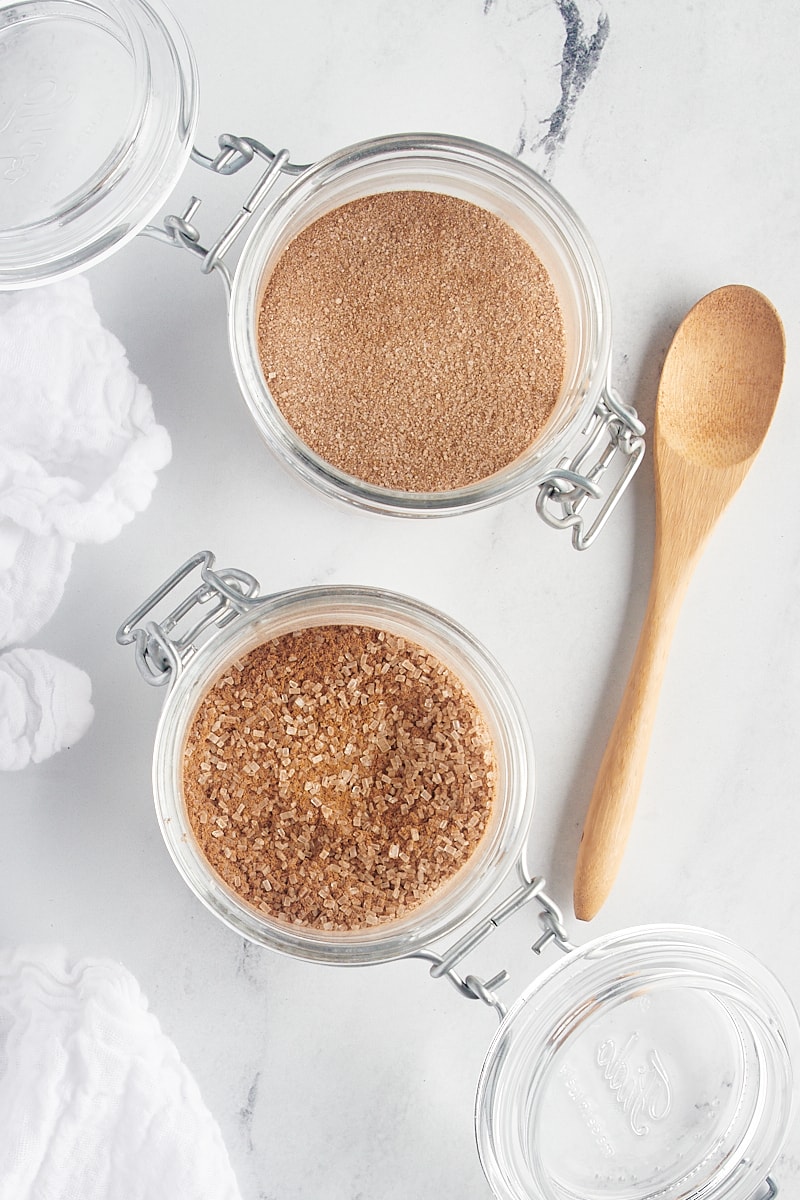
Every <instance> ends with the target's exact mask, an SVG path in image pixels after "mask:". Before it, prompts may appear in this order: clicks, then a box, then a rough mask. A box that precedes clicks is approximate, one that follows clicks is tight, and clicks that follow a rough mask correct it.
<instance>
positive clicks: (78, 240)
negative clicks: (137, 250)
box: [0, 0, 644, 549]
mask: <svg viewBox="0 0 800 1200" xmlns="http://www.w3.org/2000/svg"><path fill="white" fill-rule="evenodd" d="M196 116H197V82H196V69H195V65H194V60H193V58H192V53H191V50H190V48H189V46H188V43H187V42H186V39H185V37H184V35H183V33H182V31H181V30H180V28H179V26H178V25H177V23H176V22H175V20H174V19H173V18H172V16H171V15H170V13H169V11H168V10H167V9H166V8H165V7H164V5H163V4H162V3H161V2H160V0H147V2H144V0H97V3H95V4H92V5H90V6H88V5H86V4H84V3H81V2H80V0H50V2H49V3H48V4H47V5H35V4H31V3H28V2H25V0H0V214H2V216H0V288H21V287H30V286H34V285H36V284H39V283H44V282H47V281H48V280H52V279H55V278H58V277H60V276H63V275H68V274H71V273H73V272H75V271H79V270H82V269H83V268H85V267H88V266H90V265H92V264H93V263H95V262H97V261H99V260H101V259H103V258H105V257H107V256H108V255H109V254H111V253H112V252H113V251H114V250H115V249H116V248H117V247H119V246H120V245H122V244H124V243H125V242H126V241H128V240H129V239H130V238H131V237H133V235H134V234H135V233H136V232H143V233H147V234H150V235H151V236H154V237H157V238H160V239H161V240H163V241H166V242H169V243H170V244H171V245H177V246H180V247H185V248H186V249H188V250H191V251H192V252H193V253H194V254H195V255H196V256H199V258H200V259H201V266H202V270H203V271H204V272H205V273H207V274H210V273H212V272H213V273H216V274H217V275H219V277H220V278H221V279H222V280H223V282H224V283H225V286H226V289H227V290H228V291H229V292H230V293H231V296H230V321H229V328H230V344H231V351H232V355H233V362H234V366H235V369H236V373H237V376H238V378H239V382H240V385H241V390H242V392H243V395H244V397H245V400H246V402H247V404H248V406H249V408H250V411H251V413H252V415H253V418H254V420H255V423H256V425H257V427H258V429H259V431H260V433H261V435H262V436H263V438H264V439H265V441H266V442H267V444H268V446H269V447H270V449H271V450H272V451H273V453H274V454H275V455H276V456H277V458H278V460H279V461H280V462H282V463H283V464H284V465H286V466H287V467H289V468H290V469H291V470H292V471H294V472H295V473H296V474H297V475H299V476H300V477H301V478H302V479H303V480H305V481H306V482H307V483H309V484H311V485H312V486H313V487H314V488H316V489H317V490H318V491H320V492H322V493H324V494H325V495H327V496H331V497H334V498H336V499H338V500H343V501H345V502H347V503H351V504H356V505H359V506H361V507H366V508H369V509H372V510H374V511H377V512H381V513H386V514H392V515H397V516H417V517H419V516H440V515H447V514H455V513H461V512H465V511H468V510H470V509H474V508H480V507H482V506H484V505H487V504H492V503H495V502H497V501H500V500H503V499H505V498H506V497H509V496H513V495H515V494H517V493H518V492H519V491H521V490H522V489H524V488H538V496H537V509H538V511H539V513H540V515H541V516H542V518H543V519H544V520H545V521H547V522H548V523H549V524H551V525H554V526H556V527H557V528H566V529H569V530H571V534H572V540H573V544H574V545H575V546H576V547H577V548H578V549H584V548H585V547H586V546H588V545H590V544H591V542H592V541H593V540H594V538H595V537H596V535H597V534H598V533H599V531H600V529H601V528H602V527H603V525H604V524H605V522H606V520H607V519H608V517H609V515H610V513H611V512H612V510H613V508H614V507H615V505H616V504H617V502H618V501H619V499H620V497H621V496H622V494H623V492H624V490H625V488H626V487H627V485H628V483H629V482H630V479H631V478H632V476H633V473H634V472H635V470H636V468H637V467H638V465H639V462H640V461H641V458H642V455H643V453H644V440H643V433H644V427H643V426H642V425H641V423H640V421H639V420H638V418H637V416H636V413H635V411H634V410H633V409H632V408H631V407H629V406H627V405H626V404H624V403H623V402H622V401H621V400H620V398H619V397H618V396H617V395H616V393H615V392H614V390H613V388H612V387H611V385H610V382H609V365H610V356H611V314H610V304H609V296H608V288H607V285H606V281H605V277H604V274H603V270H602V267H601V265H600V262H599V260H598V257H597V254H596V251H595V250H594V248H593V246H592V244H591V241H590V239H589V237H588V234H587V233H586V230H585V229H584V227H583V226H582V224H581V222H580V221H579V220H578V218H577V217H576V216H575V214H574V213H573V212H572V210H571V209H570V207H569V206H568V205H567V204H566V203H565V201H564V200H563V199H562V198H561V197H560V196H559V194H558V193H557V192H556V190H555V189H554V188H553V187H551V185H550V184H548V183H547V182H546V181H545V180H544V179H542V178H541V177H540V176H538V175H537V174H536V173H535V172H534V171H532V170H530V169H529V168H528V167H526V166H524V165H523V164H522V163H520V162H518V161H517V160H516V159H514V158H512V157H510V156H509V155H507V154H503V153H502V152H501V151H499V150H495V149H492V148H491V147H489V146H484V145H481V144H479V143H476V142H469V141H466V140H464V139H459V138H455V137H452V138H451V137H442V136H434V135H417V134H405V135H400V136H396V137H390V138H379V139H376V140H374V141H370V142H364V143H361V144H359V145H357V146H352V147H349V148H347V149H345V150H341V151H338V152H337V153H335V154H333V155H331V156H330V157H329V158H326V159H325V160H323V161H322V162H320V163H318V164H316V165H315V166H311V167H306V166H301V165H297V164H294V163H292V162H291V161H290V159H289V154H288V152H287V151H285V150H282V151H280V152H278V153H277V154H274V153H273V152H272V151H271V150H269V149H268V148H267V147H266V146H264V145H263V143H261V142H258V141H257V140H255V139H254V138H240V137H234V136H231V135H223V136H222V137H221V138H220V139H219V147H220V148H219V152H218V153H217V154H216V155H214V156H213V157H209V156H206V155H204V154H201V153H200V152H199V151H197V150H196V149H193V148H192V138H193V134H194V129H195V125H196ZM190 155H191V157H192V159H193V160H194V161H195V162H197V163H199V164H201V165H203V166H206V167H208V168H209V169H210V170H212V171H214V172H215V173H217V174H221V175H229V174H234V173H236V172H238V171H240V170H241V169H242V168H245V167H247V166H248V165H249V164H251V163H253V162H256V163H259V164H260V165H261V174H260V177H259V178H258V180H257V182H256V184H255V186H254V187H253V189H252V191H251V193H250V195H249V196H248V197H247V199H246V200H245V202H244V204H243V205H242V206H241V208H240V209H239V210H238V212H236V213H235V214H234V216H233V217H232V219H231V220H230V222H229V223H228V225H227V227H226V228H225V229H224V230H223V231H222V233H221V234H220V235H219V236H218V237H217V238H216V239H215V240H214V241H213V242H212V243H211V244H210V245H208V246H207V245H204V244H203V242H202V241H201V236H200V232H199V230H198V228H197V225H196V224H195V220H196V215H197V212H198V209H199V206H200V201H199V200H198V199H197V198H195V197H193V198H192V199H191V201H190V202H189V204H188V206H187V207H186V208H185V209H184V210H183V211H182V212H181V213H180V215H170V216H167V217H166V218H165V219H164V222H163V224H162V225H160V226H157V225H150V224H148V222H149V221H150V219H151V218H152V216H153V214H154V213H155V212H156V211H157V210H158V209H159V208H160V207H161V206H162V205H163V204H164V202H165V201H166V199H167V197H168V196H169V194H170V193H171V191H172V190H173V188H174V185H175V183H176V181H177V180H178V178H179V177H180V174H181V172H182V170H183V168H184V166H185V164H186V161H187V160H188V158H189V157H190ZM289 179H293V180H294V182H293V183H292V184H291V186H289V187H288V188H286V190H285V191H283V192H282V194H277V193H278V192H279V191H280V189H281V187H282V186H283V185H285V184H286V182H287V180H289ZM408 189H422V190H428V191H431V190H432V191H438V192H446V193H449V194H451V195H453V196H457V197H460V198H461V199H464V200H468V201H471V202H473V203H475V204H478V205H480V206H482V207H484V208H486V209H488V210H490V211H491V212H493V213H495V214H497V215H498V216H499V217H501V218H502V219H503V220H504V221H506V222H507V223H508V224H509V225H511V226H512V227H513V228H514V229H515V230H516V231H517V232H518V233H519V234H520V235H521V236H522V237H523V238H524V239H525V240H526V241H528V242H529V243H530V244H531V246H532V247H533V249H534V251H535V252H536V254H537V255H538V256H539V258H540V259H541V260H542V262H543V263H544V266H545V267H546V268H547V270H548V272H549V274H550V276H551V278H552V280H553V283H554V285H555V289H556V292H557V294H558V298H559V302H560V305H561V309H562V314H563V319H564V326H565V337H566V370H565V378H564V381H563V384H562V388H561V392H560V396H559V398H558V401H557V403H556V407H555V410H554V412H553V413H552V414H551V416H550V418H549V420H548V422H547V424H546V426H545V428H544V430H543V431H542V433H541V434H540V435H539V436H538V437H537V438H536V439H535V441H534V443H533V444H532V445H531V446H530V447H529V449H528V450H527V451H526V452H525V453H523V454H522V455H521V456H520V457H519V458H517V459H516V460H515V461H514V462H512V463H510V464H509V465H508V466H507V467H505V468H503V469H502V470H500V471H498V472H497V473H496V474H494V475H492V476H490V477H488V478H486V479H483V480H480V481H478V482H476V483H473V484H470V485H469V486H466V487H461V488H458V489H455V490H452V491H447V492H401V491H395V490H393V489H390V488H382V487H377V486H374V485H371V484H368V483H366V482H364V481H363V480H359V479H356V478H354V477H352V476H349V475H346V474H344V473H343V472H342V471H340V470H338V469H337V468H335V467H333V466H331V465H330V464H329V463H327V462H325V461H324V460H323V459H321V458H320V457H319V456H318V455H316V454H314V452H313V451H311V450H310V448H309V447H308V446H306V445H305V444H304V443H303V442H302V441H301V440H300V439H299V437H298V436H297V434H296V433H295V431H294V430H293V429H292V427H291V426H290V425H289V424H288V422H287V421H286V420H285V419H284V417H283V416H282V414H281V413H280V411H279V409H278V407H277V405H276V404H275V402H274V400H273V398H272V396H271V394H270V391H269V388H268V386H267V382H266V380H265V379H264V376H263V372H262V370H261V366H260V362H259V357H258V352H257V345H256V319H257V314H258V307H259V301H260V299H261V297H262V295H263V290H264V286H265V283H266V280H267V277H268V275H269V272H270V270H271V269H272V267H273V266H274V264H275V262H276V260H277V259H278V257H279V256H280V254H281V253H282V251H283V250H284V249H285V248H286V246H287V244H288V242H289V241H290V240H291V239H292V238H293V237H294V236H295V235H296V234H297V233H299V232H300V230H301V229H303V228H304V227H305V226H307V225H308V224H309V223H311V222H312V221H314V220H316V219H317V218H318V217H320V216H322V215H323V214H324V213H326V212H328V211H330V209H332V208H334V207H336V206H338V205H340V204H344V203H346V202H347V201H349V200H352V199H354V198H356V197H360V196H364V195H368V194H370V193H374V192H382V191H389V190H408ZM261 209H263V212H262V213H261V216H260V218H259V219H258V221H257V224H256V225H255V227H254V229H253V231H252V233H251V235H250V237H249V239H248V241H247V245H246V247H245V249H244V251H243V253H242V256H241V259H240V262H239V263H238V265H237V267H236V269H235V271H233V270H232V269H231V268H230V267H229V265H228V262H227V261H226V257H227V256H229V255H230V253H231V251H232V248H233V246H234V244H235V243H236V242H237V240H238V239H239V238H240V236H241V235H242V233H243V232H244V230H245V229H246V228H247V227H248V225H249V224H250V223H251V221H252V220H253V216H254V214H256V213H257V212H258V211H259V210H261ZM601 480H602V481H603V486H602V487H601Z"/></svg>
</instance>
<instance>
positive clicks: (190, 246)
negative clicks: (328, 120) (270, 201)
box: [142, 133, 309, 295]
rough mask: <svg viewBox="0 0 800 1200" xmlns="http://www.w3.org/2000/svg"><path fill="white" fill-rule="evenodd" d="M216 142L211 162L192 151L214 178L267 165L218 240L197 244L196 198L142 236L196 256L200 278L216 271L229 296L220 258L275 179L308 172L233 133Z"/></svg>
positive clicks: (281, 153) (284, 156)
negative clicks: (254, 164)
mask: <svg viewBox="0 0 800 1200" xmlns="http://www.w3.org/2000/svg"><path fill="white" fill-rule="evenodd" d="M217 141H218V145H219V150H218V151H217V153H216V155H215V156H214V157H213V158H211V157H209V156H208V155H207V154H202V153H201V152H200V151H199V150H197V149H196V148H192V153H191V159H192V162H195V163H197V164H198V165H199V166H201V167H205V168H207V170H209V171H213V172H214V173H215V174H216V175H235V174H236V172H237V171H240V170H241V169H242V167H246V166H248V164H249V163H251V162H252V161H253V159H254V158H255V157H258V158H260V159H262V160H264V161H265V162H266V163H267V167H266V170H265V171H264V173H263V174H262V176H261V178H260V179H259V181H258V183H257V184H256V186H255V187H254V188H253V190H252V191H251V192H250V195H249V196H248V197H247V199H246V200H245V202H244V204H243V205H242V207H241V208H240V209H239V212H238V213H237V214H236V216H235V217H233V219H232V220H231V221H229V222H228V224H227V226H226V227H225V229H224V230H223V231H222V233H221V234H220V236H219V237H218V238H217V240H216V241H215V242H214V243H213V244H212V245H211V246H208V247H206V246H204V245H202V243H201V241H200V232H199V230H198V229H197V227H196V225H195V224H194V218H195V215H196V213H197V210H198V209H199V207H200V204H201V201H200V199H199V198H198V197H197V196H192V197H191V198H190V200H189V203H188V205H187V206H186V208H185V209H184V211H183V213H182V214H181V215H180V216H175V215H174V214H172V215H170V216H167V217H165V218H164V224H163V226H159V225H146V226H145V227H144V229H143V230H142V233H143V234H146V235H147V236H148V237H153V238H156V239H157V240H158V241H162V242H168V243H169V244H170V245H171V246H178V247H181V248H184V249H186V250H191V251H192V253H193V254H198V255H199V256H200V257H201V258H202V260H203V261H202V264H201V268H200V269H201V270H202V272H203V274H204V275H210V274H211V272H212V271H216V272H217V273H218V275H219V276H220V278H221V280H222V282H223V283H224V285H225V290H226V292H227V293H228V295H230V291H231V286H232V280H231V273H230V270H229V269H228V267H227V265H226V264H225V263H224V262H223V261H222V260H223V257H224V256H225V254H226V253H227V252H228V250H230V248H231V246H232V245H233V243H234V242H235V241H236V239H237V238H238V236H239V234H240V233H241V232H242V230H243V229H244V227H245V225H246V224H247V222H248V221H249V220H250V218H251V217H252V215H253V213H254V212H255V211H256V209H257V208H258V207H259V205H260V204H261V202H262V200H263V199H264V197H265V196H266V195H267V193H268V192H269V191H270V190H271V189H272V187H273V186H274V184H275V182H276V181H277V179H278V177H279V176H280V175H302V173H303V172H304V171H307V170H308V166H309V164H300V163H293V162H290V161H289V151H288V150H278V151H277V152H275V151H273V150H270V149H269V147H267V146H265V145H264V143H263V142H259V141H258V140H257V139H256V138H249V137H236V136H235V135H234V134H232V133H223V134H221V135H220V137H219V138H218V139H217Z"/></svg>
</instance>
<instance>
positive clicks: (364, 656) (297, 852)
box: [183, 625, 497, 930]
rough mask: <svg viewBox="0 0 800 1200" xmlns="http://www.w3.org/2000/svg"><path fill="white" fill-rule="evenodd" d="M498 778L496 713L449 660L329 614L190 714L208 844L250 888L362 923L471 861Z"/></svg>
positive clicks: (257, 655) (190, 781)
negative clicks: (481, 705)
mask: <svg viewBox="0 0 800 1200" xmlns="http://www.w3.org/2000/svg"><path fill="white" fill-rule="evenodd" d="M496 775H497V768H496V760H495V754H494V748H493V743H492V739H491V736H490V733H489V730H488V728H487V726H486V723H485V721H484V718H483V716H482V714H481V712H480V711H479V709H478V707H477V705H476V703H475V701H474V699H473V698H472V696H471V695H470V694H469V692H468V691H467V690H466V688H465V687H464V685H463V684H462V683H461V682H460V680H459V679H458V678H457V677H456V676H455V675H454V674H453V673H452V672H451V671H450V670H449V669H448V668H447V667H446V666H445V665H444V664H443V663H442V662H441V661H440V660H439V659H438V658H436V657H435V656H434V655H432V654H430V653H428V652H427V651H426V650H424V649H422V648H421V647H420V646H417V645H415V644H413V643H412V642H409V641H407V640H405V639H403V638H400V637H395V636H394V635H392V634H390V633H387V632H385V631H383V630H377V629H372V628H365V627H361V626H355V625H322V626H316V627H314V628H310V629H302V630H299V631H297V632H294V633H290V634H285V635H282V636H280V637H277V638H274V639H273V640H271V641H268V642H264V643H263V644H262V645H260V646H258V647H256V649H254V650H252V651H250V653H248V654H247V655H246V656H244V657H243V658H242V659H241V660H239V661H238V662H236V663H234V664H232V665H230V666H229V667H227V668H226V670H225V671H224V672H223V674H222V675H221V676H220V678H219V679H218V680H217V681H216V683H215V684H214V685H213V686H212V687H211V688H210V689H209V691H208V692H207V693H206V694H205V696H204V697H203V699H202V700H201V702H200V704H199V706H198V709H197V711H196V713H195V715H194V718H193V720H192V724H191V727H190V729H189V733H188V737H187V740H186V745H185V749H184V762H183V790H184V800H185V804H186V809H187V814H188V818H189V823H190V825H191V828H192V830H193V831H194V835H195V837H196V839H197V841H198V843H199V845H200V848H201V850H202V852H203V854H204V855H205V857H206V858H207V859H208V861H209V863H210V865H211V866H212V867H213V869H214V870H215V871H216V872H217V874H218V875H220V876H221V877H222V879H223V880H224V881H225V883H227V884H228V886H229V887H231V888H232V889H233V890H234V891H235V892H237V893H238V895H239V896H241V897H242V898H243V899H244V900H246V901H247V902H248V903H250V904H252V905H254V906H255V907H256V908H258V909H259V910H260V911H261V912H263V913H265V914H267V915H269V916H270V917H273V918H276V919H278V920H284V921H288V922H291V923H293V924H297V925H304V926H310V927H313V928H315V929H322V930H352V929H358V928H363V927H365V926H371V925H379V924H382V923H384V922H387V921H391V920H394V919H396V918H398V917H401V916H403V915H404V914H406V913H408V912H410V911H411V910H413V909H414V908H416V907H417V906H418V905H420V904H422V903H423V902H424V901H426V900H427V899H429V898H430V897H431V896H432V895H433V893H434V892H435V891H436V890H437V889H438V888H440V887H441V886H442V884H443V883H445V882H446V881H447V880H448V879H450V878H451V877H452V876H453V875H454V874H455V873H456V872H457V871H458V870H460V868H461V867H463V866H464V864H465V863H466V861H467V859H468V858H469V857H470V855H471V854H472V853H473V851H474V850H475V847H476V846H477V844H478V842H479V841H480V839H481V837H482V835H483V833H484V832H485V830H486V827H487V823H488V820H489V815H490V812H491V809H492V803H493V800H494V796H495V792H496Z"/></svg>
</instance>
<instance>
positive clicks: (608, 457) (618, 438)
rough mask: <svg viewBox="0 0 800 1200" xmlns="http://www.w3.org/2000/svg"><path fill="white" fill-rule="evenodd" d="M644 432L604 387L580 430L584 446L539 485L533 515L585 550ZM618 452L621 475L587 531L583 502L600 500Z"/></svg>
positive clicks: (626, 477)
mask: <svg viewBox="0 0 800 1200" xmlns="http://www.w3.org/2000/svg"><path fill="white" fill-rule="evenodd" d="M644 432H645V428H644V425H643V424H642V422H641V421H640V420H639V418H638V416H637V414H636V411H635V409H633V408H631V407H630V406H629V405H627V404H624V403H623V402H622V400H621V399H620V397H619V396H618V395H617V393H616V392H615V391H614V390H613V389H612V388H610V387H607V388H606V389H605V390H604V392H603V394H602V395H601V397H600V399H599V400H598V402H597V404H596V405H595V408H594V411H593V413H592V415H591V418H590V420H589V424H588V425H587V427H586V429H585V430H584V436H585V437H586V438H587V439H588V441H587V442H586V444H585V445H584V446H583V447H582V448H581V450H580V451H579V452H578V454H576V456H575V457H574V458H573V459H572V460H570V459H569V458H564V459H562V461H561V463H560V464H559V466H558V467H556V468H555V469H554V470H553V471H550V472H549V473H548V474H547V475H546V476H545V478H544V479H543V480H542V481H541V483H540V484H539V495H538V496H537V498H536V511H537V512H538V513H539V516H540V517H541V518H542V519H543V520H544V521H546V522H547V524H548V525H552V526H554V527H555V528H556V529H572V544H573V546H574V547H575V549H576V550H585V549H586V548H587V547H588V546H591V544H592V542H593V541H594V540H595V538H596V537H597V535H598V533H599V532H600V530H601V529H602V528H603V526H604V525H605V523H606V521H607V520H608V518H609V517H610V516H611V513H612V512H613V511H614V509H615V508H616V506H617V504H618V503H619V501H620V499H621V498H622V495H623V493H624V492H625V489H626V488H627V486H628V484H629V483H630V481H631V479H632V478H633V476H634V474H635V473H636V471H637V470H638V467H639V464H640V462H641V460H642V457H643V455H644V451H645V443H644ZM601 446H602V447H603V449H602V452H601V453H600V455H599V457H597V459H596V461H595V462H594V463H593V464H591V465H590V466H589V467H588V468H585V467H584V464H585V463H586V462H587V460H588V459H589V458H590V457H591V456H592V455H596V454H597V452H598V450H600V447H601ZM619 454H622V455H623V458H624V464H623V468H622V472H621V474H620V476H619V478H618V479H617V482H616V483H615V485H614V487H613V488H612V490H611V492H610V493H609V495H608V496H607V497H606V499H605V501H604V503H603V506H602V508H601V509H600V511H599V512H598V513H597V515H596V517H595V519H594V521H593V522H592V524H591V525H590V526H589V527H588V528H587V527H586V521H585V518H584V514H583V509H584V507H585V505H586V503H587V501H589V500H602V499H603V493H602V490H601V488H600V487H599V486H598V485H599V482H600V480H601V479H602V477H603V475H605V473H606V471H607V470H608V468H609V467H610V466H611V464H612V462H613V461H614V459H615V458H616V457H617V456H618V455H619Z"/></svg>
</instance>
